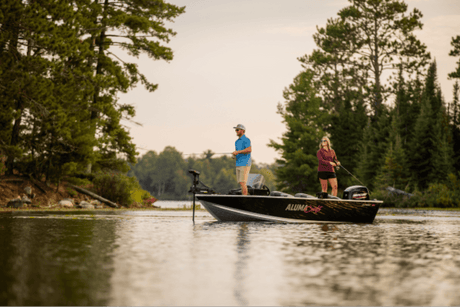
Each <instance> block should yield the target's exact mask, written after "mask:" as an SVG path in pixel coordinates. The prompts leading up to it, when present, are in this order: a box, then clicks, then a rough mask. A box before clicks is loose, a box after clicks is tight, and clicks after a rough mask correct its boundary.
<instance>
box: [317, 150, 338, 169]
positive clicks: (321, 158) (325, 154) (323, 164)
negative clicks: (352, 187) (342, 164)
mask: <svg viewBox="0 0 460 307" xmlns="http://www.w3.org/2000/svg"><path fill="white" fill-rule="evenodd" d="M316 156H317V157H318V172H335V171H334V167H333V166H332V165H331V163H329V162H335V161H334V159H335V160H337V156H336V155H335V151H334V149H329V150H326V149H324V148H321V149H320V150H318V152H317V153H316Z"/></svg>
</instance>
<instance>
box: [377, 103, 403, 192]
mask: <svg viewBox="0 0 460 307" xmlns="http://www.w3.org/2000/svg"><path fill="white" fill-rule="evenodd" d="M399 122H400V120H399V116H398V113H397V112H394V113H393V116H392V121H391V130H390V135H389V147H388V149H387V151H386V153H385V156H384V160H383V161H384V162H383V164H382V167H381V168H380V170H379V172H378V175H377V177H376V187H381V188H386V187H388V186H392V187H394V188H396V189H400V190H405V189H406V187H407V185H408V183H409V179H410V176H409V172H408V168H407V158H406V153H405V150H404V148H403V146H402V140H401V136H400V135H399V129H398V126H399Z"/></svg>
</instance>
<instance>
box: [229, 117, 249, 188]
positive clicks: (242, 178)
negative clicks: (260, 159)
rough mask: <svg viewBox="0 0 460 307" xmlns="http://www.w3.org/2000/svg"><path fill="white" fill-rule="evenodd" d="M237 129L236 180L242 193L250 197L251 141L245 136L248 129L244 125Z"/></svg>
mask: <svg viewBox="0 0 460 307" xmlns="http://www.w3.org/2000/svg"><path fill="white" fill-rule="evenodd" d="M233 128H234V129H235V132H236V135H237V136H238V140H236V142H235V151H234V152H233V156H234V157H236V180H237V181H238V183H239V184H240V185H241V193H242V194H243V195H248V188H247V186H246V183H247V182H248V175H249V170H250V169H251V151H252V149H251V140H250V139H248V138H247V137H246V135H244V133H245V132H246V128H245V127H244V126H243V125H242V124H238V125H237V126H236V127H233Z"/></svg>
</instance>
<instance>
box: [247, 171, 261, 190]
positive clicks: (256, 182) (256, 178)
mask: <svg viewBox="0 0 460 307" xmlns="http://www.w3.org/2000/svg"><path fill="white" fill-rule="evenodd" d="M264 184H265V178H264V175H262V174H249V175H248V182H246V185H247V186H251V187H253V188H254V189H262V188H263V187H264Z"/></svg>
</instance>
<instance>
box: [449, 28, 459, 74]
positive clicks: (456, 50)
mask: <svg viewBox="0 0 460 307" xmlns="http://www.w3.org/2000/svg"><path fill="white" fill-rule="evenodd" d="M450 44H451V45H452V47H454V49H452V50H451V51H450V52H449V55H450V56H460V35H457V36H456V37H452V41H451V42H450ZM449 78H450V79H460V60H459V61H458V62H457V67H456V68H455V71H453V72H451V73H449Z"/></svg>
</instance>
